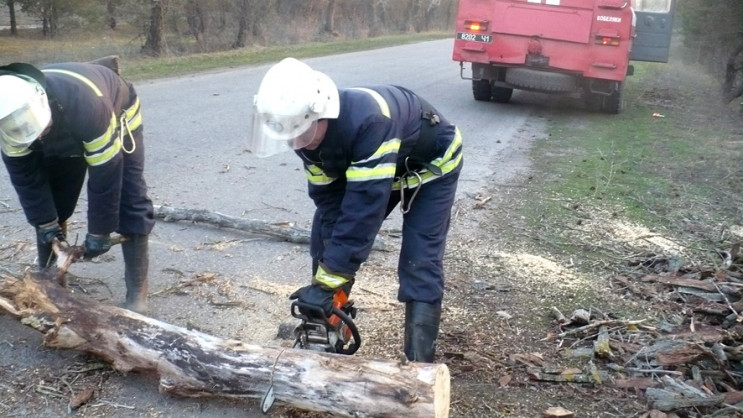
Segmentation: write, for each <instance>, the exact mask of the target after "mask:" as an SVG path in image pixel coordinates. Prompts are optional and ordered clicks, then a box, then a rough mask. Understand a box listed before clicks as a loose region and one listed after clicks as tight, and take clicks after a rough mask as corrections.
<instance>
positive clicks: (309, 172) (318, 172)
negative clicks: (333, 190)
mask: <svg viewBox="0 0 743 418" xmlns="http://www.w3.org/2000/svg"><path fill="white" fill-rule="evenodd" d="M306 168H307V169H306V170H305V171H304V173H305V175H306V176H307V181H309V182H310V184H314V185H316V186H325V185H328V184H330V183H332V182H334V181H335V178H333V177H329V176H328V175H326V174H325V173H324V172H323V171H322V169H320V167H318V166H316V165H310V166H307V167H306Z"/></svg>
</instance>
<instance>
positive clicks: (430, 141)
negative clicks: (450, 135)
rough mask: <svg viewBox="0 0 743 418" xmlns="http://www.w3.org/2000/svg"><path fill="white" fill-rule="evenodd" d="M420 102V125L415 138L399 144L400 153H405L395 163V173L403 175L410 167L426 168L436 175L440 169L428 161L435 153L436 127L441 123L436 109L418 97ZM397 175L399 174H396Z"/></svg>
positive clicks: (438, 174)
mask: <svg viewBox="0 0 743 418" xmlns="http://www.w3.org/2000/svg"><path fill="white" fill-rule="evenodd" d="M418 100H420V102H421V127H420V133H419V134H418V137H417V138H413V139H410V140H408V141H404V142H403V144H402V145H401V146H400V151H399V154H400V155H407V157H406V158H405V159H404V161H400V162H399V163H398V165H397V170H396V171H397V173H399V174H401V175H403V174H406V173H408V172H409V171H410V170H411V169H413V168H415V167H418V168H426V169H428V170H429V171H430V172H432V173H434V174H435V175H437V176H440V175H441V169H440V168H439V167H436V166H435V165H433V164H431V163H430V161H431V159H432V158H433V157H435V153H436V136H437V135H436V127H437V126H438V124H439V123H441V118H440V117H439V115H438V111H437V110H436V109H435V108H434V107H433V106H432V105H431V104H430V103H428V102H427V101H425V100H424V99H422V98H420V97H419V98H418ZM398 177H399V176H398Z"/></svg>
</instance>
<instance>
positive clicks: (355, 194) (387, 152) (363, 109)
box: [250, 58, 462, 362]
mask: <svg viewBox="0 0 743 418" xmlns="http://www.w3.org/2000/svg"><path fill="white" fill-rule="evenodd" d="M254 105H255V109H254V118H253V135H252V137H251V140H250V142H251V143H250V149H251V151H253V152H254V153H256V154H258V155H259V156H267V155H271V154H274V153H277V152H280V151H282V150H284V149H294V150H295V152H296V154H297V155H298V156H299V157H300V158H301V159H302V162H303V164H304V169H305V173H306V176H307V179H308V192H309V195H310V197H311V198H312V200H313V201H314V203H315V205H316V211H315V215H314V219H313V222H312V237H311V248H310V253H311V256H312V260H313V276H314V277H313V280H312V282H311V284H310V285H308V286H304V287H302V288H300V289H299V290H297V291H296V292H294V294H292V295H291V298H292V299H297V300H298V301H299V302H301V304H300V305H299V306H303V305H304V306H307V305H309V306H313V305H314V308H313V309H311V310H310V309H308V310H306V312H305V313H306V314H311V313H312V312H315V311H316V310H317V308H319V309H321V310H322V311H323V312H324V313H325V314H326V316H330V314H331V312H332V300H333V295H334V293H335V292H336V291H337V290H338V289H344V291H345V292H346V293H348V292H349V291H350V288H351V286H352V285H353V282H354V280H355V275H356V272H357V270H359V268H360V266H361V264H362V263H363V262H364V261H366V259H367V257H368V256H369V253H370V252H371V249H372V244H373V243H374V239H375V237H376V235H377V233H378V232H379V229H380V228H381V225H382V222H383V221H384V219H385V218H386V217H387V216H388V215H389V214H390V213H391V212H392V210H393V209H394V208H395V207H397V206H398V205H399V207H400V209H401V211H402V213H403V227H402V230H403V232H402V248H401V250H400V257H399V264H398V275H399V290H398V300H399V301H400V302H403V303H405V341H404V352H405V355H406V356H407V358H408V359H409V360H411V361H420V362H433V361H434V356H435V347H436V339H437V336H438V331H439V322H440V319H441V302H442V299H443V294H444V268H443V258H444V249H445V245H446V236H447V232H448V230H449V222H450V217H451V208H452V205H453V203H454V196H455V193H456V188H457V181H458V179H459V173H460V170H461V168H462V138H461V135H460V132H459V130H458V129H457V128H456V126H454V125H453V124H451V123H450V122H449V121H447V120H446V119H445V118H444V117H443V116H442V115H441V114H440V113H439V112H438V111H437V110H436V109H435V108H433V107H432V106H431V105H430V104H428V103H427V102H425V101H424V100H423V99H422V98H421V97H420V96H418V95H416V94H415V93H413V92H412V91H410V90H408V89H406V88H403V87H399V86H393V85H377V86H366V87H357V88H346V89H338V88H337V87H336V85H335V83H334V82H333V81H332V80H331V79H330V78H329V77H328V76H327V75H325V74H323V73H321V72H319V71H315V70H313V69H312V68H310V67H309V66H308V65H307V64H305V63H303V62H300V61H298V60H296V59H293V58H286V59H284V60H282V61H281V62H279V63H278V64H276V65H274V66H273V67H271V68H270V69H269V70H268V72H267V73H266V74H265V76H264V78H263V80H262V82H261V85H260V87H259V90H258V93H257V95H256V96H255V98H254ZM300 311H301V309H300Z"/></svg>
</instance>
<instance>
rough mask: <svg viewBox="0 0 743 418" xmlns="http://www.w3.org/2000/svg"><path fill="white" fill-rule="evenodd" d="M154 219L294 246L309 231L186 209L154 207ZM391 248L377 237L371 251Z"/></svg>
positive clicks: (307, 236)
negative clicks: (200, 224) (201, 225)
mask: <svg viewBox="0 0 743 418" xmlns="http://www.w3.org/2000/svg"><path fill="white" fill-rule="evenodd" d="M155 217H156V218H159V219H162V220H163V221H165V222H177V221H191V222H204V223H208V224H212V225H215V226H218V227H220V228H232V229H238V230H241V231H245V232H250V233H253V234H256V235H263V236H268V237H273V238H278V239H281V240H282V241H287V242H293V243H295V244H308V243H309V242H310V231H308V230H307V229H304V228H299V227H296V226H294V225H292V224H291V223H289V222H284V223H270V222H265V221H261V220H256V219H244V218H235V217H232V216H227V215H223V214H221V213H218V212H211V211H208V210H204V209H186V208H175V207H170V206H159V205H156V206H155ZM393 248H394V247H393V246H392V245H391V244H388V243H387V242H385V241H384V239H383V238H381V237H379V236H377V238H376V240H375V241H374V244H373V246H372V249H374V250H379V251H393Z"/></svg>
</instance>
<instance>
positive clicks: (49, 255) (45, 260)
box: [36, 238, 57, 270]
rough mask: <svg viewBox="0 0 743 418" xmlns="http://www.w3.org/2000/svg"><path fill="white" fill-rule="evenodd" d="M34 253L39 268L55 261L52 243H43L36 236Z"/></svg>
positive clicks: (43, 267) (55, 256)
mask: <svg viewBox="0 0 743 418" xmlns="http://www.w3.org/2000/svg"><path fill="white" fill-rule="evenodd" d="M36 253H37V256H38V258H37V259H36V263H37V264H38V265H39V269H41V270H43V269H45V268H47V267H49V266H51V265H53V264H54V263H56V262H57V255H56V254H54V251H52V244H44V243H43V242H41V241H39V239H38V238H37V239H36Z"/></svg>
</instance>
